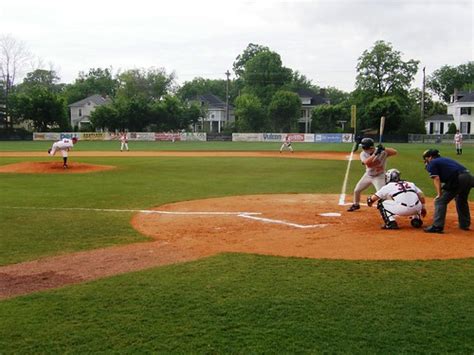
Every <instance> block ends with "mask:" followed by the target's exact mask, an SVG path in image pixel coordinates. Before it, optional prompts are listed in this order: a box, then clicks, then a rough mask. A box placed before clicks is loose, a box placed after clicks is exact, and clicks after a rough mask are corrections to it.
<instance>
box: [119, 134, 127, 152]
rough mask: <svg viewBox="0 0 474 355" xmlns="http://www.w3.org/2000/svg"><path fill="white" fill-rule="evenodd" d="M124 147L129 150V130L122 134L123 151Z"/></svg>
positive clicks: (121, 147)
mask: <svg viewBox="0 0 474 355" xmlns="http://www.w3.org/2000/svg"><path fill="white" fill-rule="evenodd" d="M124 149H126V150H127V152H128V138H127V132H123V133H122V134H121V135H120V151H121V152H122V151H123V150H124Z"/></svg>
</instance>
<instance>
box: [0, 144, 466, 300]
mask: <svg viewBox="0 0 474 355" xmlns="http://www.w3.org/2000/svg"><path fill="white" fill-rule="evenodd" d="M76 153H77V152H75V155H76ZM84 153H87V154H88V155H84V156H103V155H101V154H102V152H98V154H97V155H92V153H97V152H84ZM105 153H110V152H105ZM113 153H114V154H115V155H113V156H122V155H125V154H129V153H130V152H128V153H120V152H118V153H116V152H113ZM136 153H137V154H138V152H136ZM139 153H146V154H145V155H140V156H246V157H248V156H265V157H267V156H275V157H285V158H288V157H291V158H303V159H329V157H330V156H331V154H330V153H327V154H326V153H325V154H323V155H320V154H319V153H307V152H305V153H304V154H303V153H302V154H297V153H294V154H291V153H287V154H279V153H275V152H261V154H260V152H257V153H252V152H193V153H192V154H190V153H188V152H183V154H181V153H180V152H169V153H168V152H151V153H152V154H156V153H165V154H164V155H161V154H159V155H147V154H148V152H139ZM176 153H178V154H176ZM242 154H243V155H242ZM332 154H333V156H332V157H331V159H341V160H342V159H347V154H343V153H332ZM42 155H44V154H42ZM0 156H1V155H0ZM22 156H23V155H22ZM25 156H26V155H25ZM77 156H79V155H77ZM107 156H109V155H107ZM110 156H111V155H110ZM43 164H45V165H46V164H49V165H48V166H49V168H46V172H47V173H69V172H71V173H74V172H88V170H87V169H88V168H91V170H89V171H97V168H98V166H88V165H87V164H82V163H76V162H73V163H71V164H70V166H71V169H68V170H67V171H64V169H62V165H61V164H60V162H57V161H56V162H48V163H20V164H10V165H5V166H2V167H0V168H5V169H11V168H12V166H15V169H17V171H10V172H20V173H38V172H40V171H36V170H34V169H37V168H38V167H41V166H42V165H43ZM86 165H87V166H86ZM51 166H53V167H51ZM56 166H59V168H57V167H56ZM81 166H82V167H83V168H85V170H82V171H80V170H81ZM101 167H102V168H106V169H111V168H113V167H111V166H101ZM22 169H23V170H22ZM48 169H49V170H48ZM92 169H96V170H92ZM20 170H21V171H20ZM3 172H5V171H3ZM338 201H339V196H338V195H320V194H279V195H270V194H269V195H253V196H232V197H223V198H214V199H206V200H197V201H185V202H179V203H173V204H167V205H163V206H156V207H154V208H152V209H150V210H146V211H140V212H137V213H135V214H134V215H133V217H132V219H131V221H130V223H131V224H132V225H133V227H134V228H136V229H137V230H138V231H139V232H140V233H142V234H145V235H147V236H149V237H151V238H152V241H150V242H143V243H136V244H130V245H124V246H116V247H109V248H102V249H96V250H90V251H84V252H77V253H72V254H66V255H60V256H56V257H49V258H43V259H40V260H35V261H31V262H24V263H19V264H14V265H7V266H3V267H0V299H5V298H10V297H14V296H18V295H22V294H28V293H30V292H34V291H39V290H45V289H50V288H56V287H61V286H64V285H68V284H74V283H80V282H84V281H89V280H94V279H98V278H102V277H107V276H112V275H116V274H121V273H127V272H131V271H137V270H143V269H146V268H150V267H155V266H160V265H168V264H174V263H180V262H184V261H190V260H196V259H199V258H202V257H206V256H210V255H214V254H216V253H222V252H239V253H256V254H264V255H276V256H285V257H304V258H326V259H347V260H427V259H452V258H470V257H474V232H473V231H462V230H459V229H458V228H457V220H456V212H455V208H454V205H453V204H451V205H450V206H449V210H448V216H447V224H446V230H445V234H442V235H440V234H426V233H424V232H423V230H421V229H414V228H412V227H411V226H410V221H409V219H408V218H400V219H399V224H400V226H401V229H400V230H388V231H387V230H381V229H380V225H381V224H382V221H381V218H380V216H379V214H378V211H377V209H376V208H375V207H373V208H368V207H363V208H362V209H361V210H359V211H356V212H353V213H349V212H346V209H347V206H344V205H342V206H341V205H339V204H338ZM432 206H433V201H432V200H430V199H428V201H427V207H428V218H427V221H430V219H431V217H432V212H433V211H432ZM471 208H474V204H472V203H471ZM94 213H100V212H98V211H94ZM103 213H107V212H106V210H104V212H103Z"/></svg>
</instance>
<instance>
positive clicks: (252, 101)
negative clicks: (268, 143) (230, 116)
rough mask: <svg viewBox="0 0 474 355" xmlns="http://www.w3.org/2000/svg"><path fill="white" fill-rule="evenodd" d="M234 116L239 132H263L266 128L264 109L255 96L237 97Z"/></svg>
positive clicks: (244, 95)
mask: <svg viewBox="0 0 474 355" xmlns="http://www.w3.org/2000/svg"><path fill="white" fill-rule="evenodd" d="M235 115H236V126H237V128H238V130H239V131H240V132H263V131H265V130H266V128H267V121H266V115H265V111H264V108H263V106H262V103H261V102H260V100H259V98H258V97H257V96H255V95H251V94H243V95H240V96H239V97H237V99H236V100H235Z"/></svg>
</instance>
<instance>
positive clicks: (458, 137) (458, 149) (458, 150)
mask: <svg viewBox="0 0 474 355" xmlns="http://www.w3.org/2000/svg"><path fill="white" fill-rule="evenodd" d="M454 145H455V146H456V154H457V155H461V154H462V133H459V129H458V130H457V131H456V134H455V135H454Z"/></svg>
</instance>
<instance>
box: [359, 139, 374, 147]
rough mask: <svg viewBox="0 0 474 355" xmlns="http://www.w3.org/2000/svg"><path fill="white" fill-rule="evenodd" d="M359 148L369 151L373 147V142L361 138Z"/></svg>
mask: <svg viewBox="0 0 474 355" xmlns="http://www.w3.org/2000/svg"><path fill="white" fill-rule="evenodd" d="M360 146H361V147H362V149H369V148H372V147H374V140H373V139H372V138H363V139H362V140H361V141H360Z"/></svg>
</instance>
